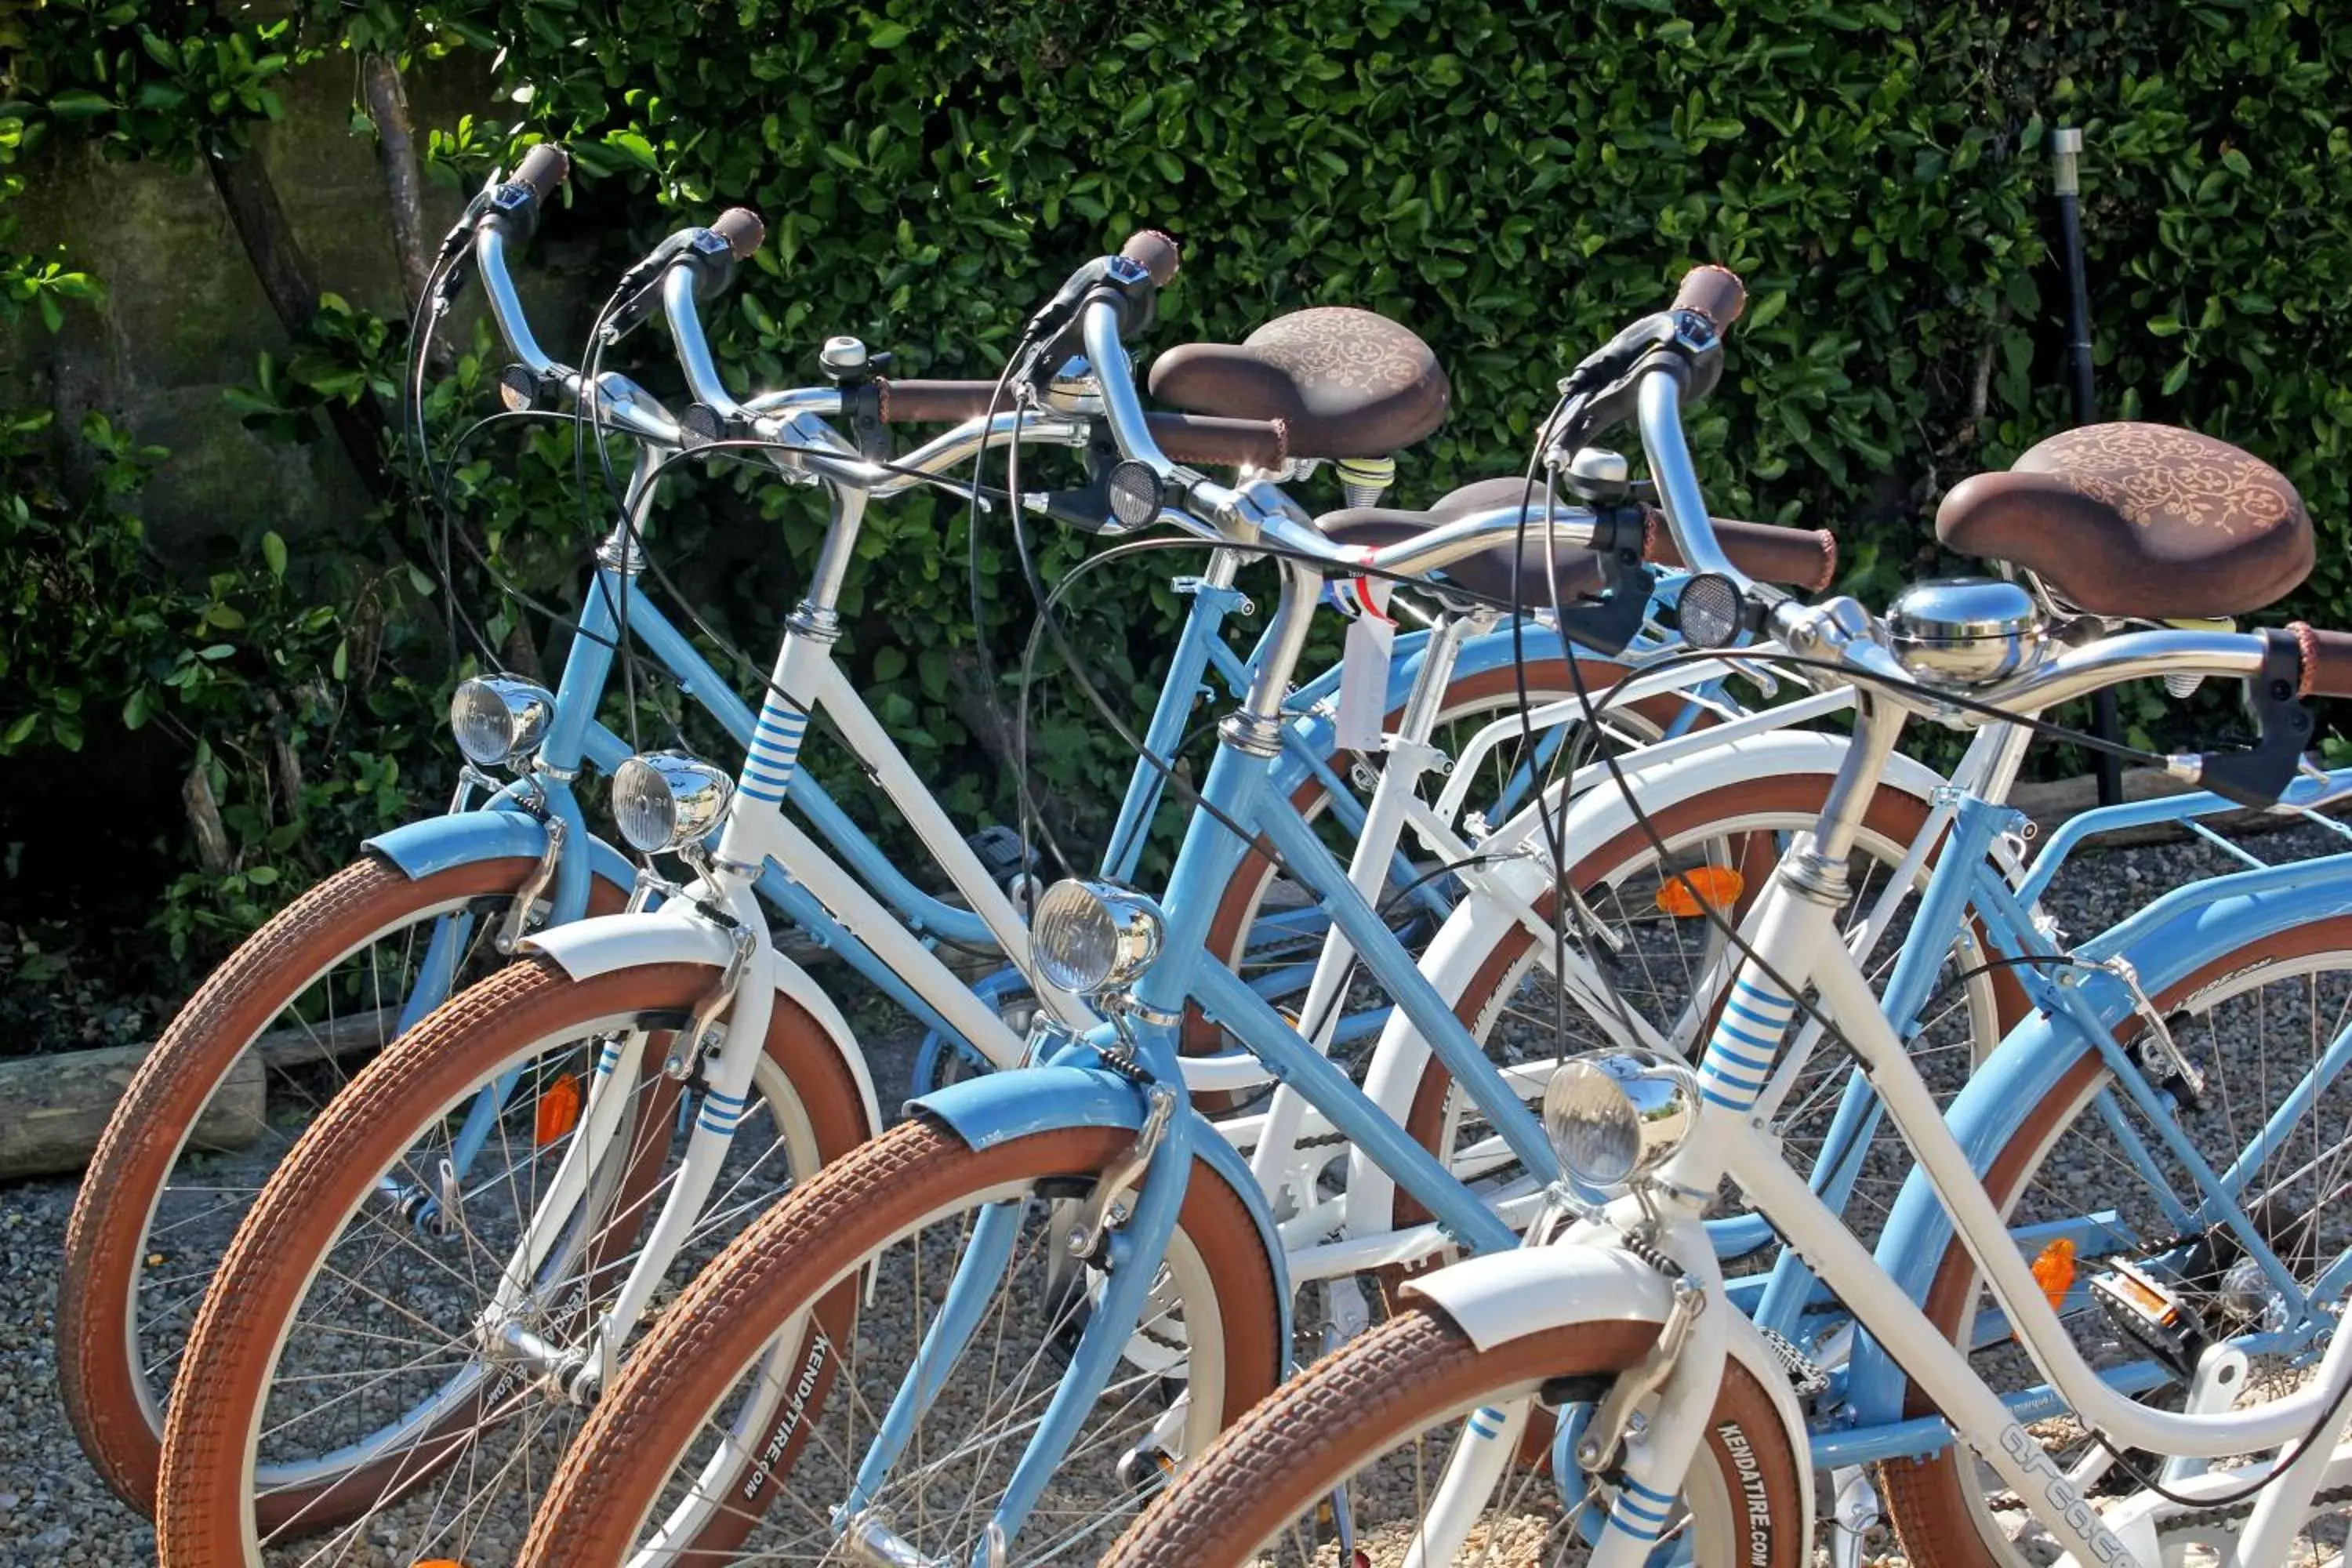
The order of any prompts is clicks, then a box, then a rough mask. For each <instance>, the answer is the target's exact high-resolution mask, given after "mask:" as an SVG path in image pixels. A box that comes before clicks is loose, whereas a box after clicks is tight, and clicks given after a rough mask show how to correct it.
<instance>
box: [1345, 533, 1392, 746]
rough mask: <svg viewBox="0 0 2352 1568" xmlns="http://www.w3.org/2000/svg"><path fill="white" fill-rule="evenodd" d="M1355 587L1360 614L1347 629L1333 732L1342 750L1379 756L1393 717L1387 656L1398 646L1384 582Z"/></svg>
mask: <svg viewBox="0 0 2352 1568" xmlns="http://www.w3.org/2000/svg"><path fill="white" fill-rule="evenodd" d="M1352 586H1353V589H1354V594H1355V597H1356V601H1357V603H1358V604H1359V605H1360V606H1361V609H1360V613H1359V614H1358V615H1357V616H1356V617H1355V619H1353V620H1351V621H1349V623H1348V640H1347V644H1346V646H1345V647H1343V648H1342V650H1341V652H1340V655H1339V717H1338V719H1337V721H1335V723H1334V726H1333V728H1334V730H1335V731H1336V735H1335V739H1336V741H1337V742H1338V743H1339V746H1340V747H1341V748H1342V749H1344V750H1347V751H1350V752H1378V751H1379V750H1381V745H1382V735H1383V726H1384V725H1385V724H1386V723H1387V721H1388V716H1389V654H1390V651H1391V649H1392V648H1394V647H1395V646H1396V622H1394V621H1392V620H1391V619H1390V618H1389V614H1388V608H1389V586H1390V585H1389V584H1388V583H1387V582H1386V581H1385V580H1380V581H1373V580H1370V579H1367V578H1363V577H1359V578H1356V579H1355V580H1354V583H1353V584H1352Z"/></svg>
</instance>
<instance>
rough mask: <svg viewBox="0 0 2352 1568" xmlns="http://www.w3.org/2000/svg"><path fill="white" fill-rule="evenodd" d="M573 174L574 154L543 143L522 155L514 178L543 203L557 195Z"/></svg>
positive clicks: (550, 143) (552, 143)
mask: <svg viewBox="0 0 2352 1568" xmlns="http://www.w3.org/2000/svg"><path fill="white" fill-rule="evenodd" d="M571 174H572V154H571V153H566V152H565V151H564V150H563V149H562V148H561V147H559V146H557V145H556V144H555V143H554V142H541V143H540V144H539V145H538V146H536V147H533V148H532V149H531V150H530V152H528V153H524V154H523V155H522V162H521V163H518V164H516V165H515V172H514V177H515V178H516V179H517V180H518V181H520V182H521V183H522V184H526V185H529V186H530V194H531V195H534V196H537V197H538V198H539V199H540V200H541V201H542V202H543V201H545V200H547V198H548V197H550V196H551V195H554V194H555V188H556V187H557V186H558V185H560V184H563V182H564V181H565V180H566V179H567V178H569V177H570V176H571Z"/></svg>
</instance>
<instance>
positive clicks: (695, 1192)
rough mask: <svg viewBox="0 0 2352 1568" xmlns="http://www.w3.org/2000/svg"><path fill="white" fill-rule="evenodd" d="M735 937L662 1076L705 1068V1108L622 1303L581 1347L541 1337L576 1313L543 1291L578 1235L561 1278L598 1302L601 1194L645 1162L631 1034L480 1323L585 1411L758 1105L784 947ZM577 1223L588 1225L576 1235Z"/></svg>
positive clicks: (638, 1047) (616, 1047)
mask: <svg viewBox="0 0 2352 1568" xmlns="http://www.w3.org/2000/svg"><path fill="white" fill-rule="evenodd" d="M736 936H737V957H736V962H735V963H731V964H730V966H729V967H728V969H727V970H726V971H724V972H723V973H722V975H721V978H720V982H719V992H716V993H714V994H712V995H711V996H710V997H708V998H706V999H705V1002H704V1004H703V1005H700V1006H698V1007H697V1008H696V1009H695V1011H694V1013H693V1015H692V1016H691V1017H690V1019H689V1021H688V1026H687V1027H686V1028H685V1029H684V1030H683V1031H681V1032H680V1034H679V1036H678V1037H677V1040H676V1041H675V1042H674V1044H673V1045H672V1047H671V1048H670V1054H669V1057H668V1059H667V1061H666V1062H665V1063H664V1064H663V1066H662V1068H660V1070H661V1071H663V1072H664V1073H666V1074H667V1076H669V1077H671V1078H673V1079H679V1080H681V1081H683V1080H686V1079H691V1078H692V1077H693V1076H694V1074H695V1072H696V1070H697V1068H698V1067H699V1068H700V1069H701V1072H702V1078H703V1086H704V1088H703V1096H702V1105H701V1109H700V1110H699V1112H698V1114H697V1115H696V1117H695V1119H694V1128H693V1131H692V1132H691V1133H690V1134H689V1136H688V1142H687V1146H686V1152H685V1154H684V1156H683V1158H682V1159H681V1160H680V1162H679V1164H678V1169H677V1175H676V1176H675V1177H674V1178H673V1179H672V1180H671V1182H670V1183H669V1191H668V1194H667V1196H665V1198H664V1199H663V1202H662V1206H661V1212H660V1214H659V1215H657V1216H656V1219H655V1221H654V1225H653V1228H652V1230H651V1232H650V1233H649V1234H648V1235H647V1237H646V1240H645V1244H644V1245H643V1246H642V1247H640V1248H639V1249H638V1250H637V1254H636V1256H635V1258H634V1259H633V1260H632V1261H631V1262H630V1265H629V1270H628V1274H627V1276H626V1277H625V1279H623V1280H622V1282H621V1285H620V1287H619V1289H618V1290H617V1291H616V1292H615V1293H614V1297H613V1299H612V1302H611V1304H610V1305H609V1306H608V1307H606V1308H605V1309H604V1310H603V1311H602V1312H600V1313H598V1314H597V1316H596V1318H595V1320H594V1322H593V1327H592V1328H591V1329H590V1330H589V1331H588V1332H587V1333H586V1334H585V1335H584V1336H583V1337H582V1339H581V1341H580V1342H577V1343H574V1344H569V1345H567V1344H563V1343H558V1342H549V1341H548V1340H546V1339H544V1338H542V1337H541V1336H540V1335H539V1334H538V1333H536V1332H535V1331H533V1330H532V1329H531V1327H530V1324H531V1322H532V1321H534V1320H537V1321H548V1320H553V1321H559V1322H560V1321H562V1319H563V1318H564V1317H566V1316H567V1315H568V1314H567V1312H566V1310H565V1307H566V1305H567V1304H568V1303H557V1302H549V1301H546V1300H542V1299H541V1298H542V1297H543V1294H544V1291H545V1289H547V1286H546V1285H545V1284H544V1283H537V1281H539V1280H540V1279H541V1274H542V1272H543V1271H544V1269H545V1268H546V1265H547V1263H548V1261H549V1260H550V1258H551V1256H552V1255H553V1253H554V1252H555V1250H556V1249H557V1247H559V1246H561V1245H562V1244H563V1241H564V1238H565V1237H566V1236H567V1235H571V1236H572V1237H573V1240H572V1246H573V1247H577V1248H578V1250H579V1263H580V1268H578V1269H576V1270H564V1271H562V1273H561V1274H560V1275H559V1279H561V1280H562V1283H563V1285H564V1286H565V1288H566V1289H570V1290H572V1291H574V1292H576V1293H577V1294H578V1296H579V1298H580V1305H582V1306H583V1307H584V1306H587V1305H589V1304H590V1300H589V1292H590V1291H591V1290H592V1289H593V1286H594V1281H593V1279H591V1278H589V1275H588V1257H589V1254H590V1253H591V1252H592V1251H593V1229H594V1227H595V1226H597V1225H598V1224H600V1223H603V1222H604V1221H606V1220H608V1219H610V1218H611V1217H612V1216H610V1215H604V1213H603V1212H602V1210H603V1208H604V1201H603V1200H604V1198H605V1197H606V1196H608V1195H609V1194H606V1193H604V1192H602V1191H600V1189H601V1188H604V1187H607V1186H608V1185H612V1184H620V1183H623V1182H625V1179H626V1178H627V1177H628V1176H629V1175H630V1174H631V1173H629V1172H627V1171H625V1170H620V1169H615V1168H614V1166H613V1164H612V1162H613V1160H614V1156H615V1155H618V1156H620V1158H621V1159H622V1161H623V1162H624V1163H625V1162H627V1161H629V1160H634V1159H636V1158H642V1157H645V1156H644V1155H643V1153H642V1152H640V1151H638V1150H637V1149H636V1148H635V1139H634V1138H631V1139H628V1140H627V1141H626V1142H624V1136H623V1128H624V1120H625V1114H626V1112H627V1110H628V1108H629V1106H630V1103H631V1101H632V1100H634V1099H635V1097H636V1093H637V1089H638V1087H639V1080H640V1079H641V1077H642V1071H643V1068H642V1063H643V1058H644V1056H645V1052H644V1049H643V1047H642V1044H641V1043H640V1042H642V1040H643V1038H644V1037H643V1036H642V1035H633V1036H631V1037H629V1040H628V1042H627V1043H622V1042H607V1043H606V1045H605V1046H604V1049H603V1051H602V1053H601V1054H600V1055H599V1057H598V1059H597V1063H596V1068H595V1072H594V1075H593V1078H592V1079H591V1081H590V1086H589V1092H588V1097H587V1109H586V1113H585V1115H584V1116H583V1118H582V1124H581V1128H580V1131H579V1134H578V1136H576V1137H574V1138H573V1139H572V1145H571V1147H570V1148H568V1149H566V1150H565V1151H564V1154H563V1158H562V1161H561V1162H560V1163H559V1164H558V1166H557V1169H556V1173H555V1177H554V1179H553V1180H552V1181H551V1183H550V1184H549V1188H548V1191H547V1194H546V1195H545V1196H544V1197H543V1198H542V1199H541V1201H540V1203H539V1205H538V1206H537V1207H536V1208H535V1209H534V1210H533V1212H532V1214H531V1217H530V1224H529V1226H527V1227H526V1228H525V1230H524V1232H523V1236H522V1239H521V1241H520V1244H519V1245H518V1247H516V1249H515V1252H514V1254H513V1255H512V1256H511V1257H510V1258H509V1260H508V1264H507V1268H506V1272H505V1275H504V1277H503V1278H502V1279H500V1281H499V1289H498V1291H497V1293H496V1295H495V1296H494V1297H493V1299H492V1300H491V1303H490V1305H489V1307H488V1310H485V1311H484V1312H483V1314H482V1316H481V1318H480V1320H479V1321H478V1334H479V1337H480V1339H481V1342H482V1348H483V1350H484V1352H485V1353H487V1354H488V1356H489V1357H490V1358H491V1359H492V1360H494V1361H497V1362H500V1363H505V1364H508V1365H509V1366H513V1367H516V1368H517V1369H519V1370H520V1371H523V1372H525V1373H530V1374H531V1375H533V1376H535V1377H537V1378H539V1379H541V1380H542V1381H544V1382H545V1383H546V1384H549V1385H550V1386H551V1387H552V1388H553V1389H554V1390H555V1391H556V1392H557V1393H559V1394H562V1395H563V1396H564V1397H566V1398H568V1399H571V1400H572V1401H573V1402H574V1403H577V1404H583V1405H584V1404H588V1403H590V1402H592V1401H593V1399H594V1398H595V1397H596V1395H597V1394H598V1393H600V1392H601V1391H602V1390H603V1389H604V1386H605V1385H606V1384H608V1383H609V1382H610V1381H611V1378H612V1374H613V1371H614V1366H615V1364H616V1362H617V1359H618V1356H619V1351H620V1346H621V1344H622V1342H624V1341H625V1340H626V1339H627V1338H628V1336H629V1334H630V1332H631V1331H632V1330H634V1329H635V1326H636V1323H637V1321H638V1320H639V1319H640V1318H641V1317H642V1316H643V1315H644V1314H645V1311H646V1308H647V1307H648V1306H649V1305H650V1304H651V1303H652V1300H653V1296H654V1292H655V1290H656V1289H657V1288H658V1287H659V1286H660V1284H661V1281H662V1279H663V1277H664V1276H665V1275H666V1274H667V1272H668V1269H669V1265H670V1262H671V1260H672V1259H673V1258H676V1257H677V1253H678V1251H679V1249H680V1248H681V1247H683V1246H684V1245H685V1243H686V1241H687V1239H688V1236H689V1235H690V1234H691V1232H692V1230H693V1227H694V1225H695V1222H696V1221H697V1220H698V1218H700V1216H701V1214H702V1207H703V1205H704V1204H705V1203H706V1202H707V1201H709V1196H710V1194H711V1190H712V1189H713V1188H714V1187H715V1186H716V1185H717V1184H718V1181H719V1171H720V1167H721V1166H722V1164H723V1163H725V1161H726V1158H727V1152H728V1149H729V1148H730V1146H731V1145H732V1144H733V1142H734V1139H735V1131H736V1128H737V1125H738V1124H739V1123H740V1121H741V1120H742V1118H743V1114H744V1112H745V1110H746V1109H747V1108H748V1107H749V1105H750V1100H751V1079H752V1075H753V1073H754V1071H755V1069H756V1068H757V1066H758V1062H759V1058H760V1056H761V1052H762V1051H763V1050H764V1049H765V1043H766V1040H767V1036H768V1021H769V1017H770V1016H771V1014H772V1011H773V1009H774V1003H775V982H774V976H773V975H772V973H771V963H770V961H771V959H772V956H773V949H772V946H771V945H770V942H769V940H768V934H767V928H766V924H765V922H764V921H746V922H742V923H740V924H738V926H737V927H736ZM575 1215H576V1216H578V1217H579V1220H580V1224H579V1226H578V1227H577V1230H576V1231H575V1230H574V1226H573V1221H574V1217H575ZM575 1274H576V1275H577V1276H578V1278H577V1279H576V1280H575V1279H573V1276H574V1275H575Z"/></svg>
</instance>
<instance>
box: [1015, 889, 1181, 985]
mask: <svg viewBox="0 0 2352 1568" xmlns="http://www.w3.org/2000/svg"><path fill="white" fill-rule="evenodd" d="M1029 952H1030V955H1031V956H1032V957H1033V958H1034V959H1035V960H1036V961H1037V971H1038V973H1040V974H1042V975H1044V976H1045V984H1048V985H1051V986H1053V987H1054V988H1055V989H1056V990H1058V991H1070V992H1075V993H1076V994H1078V995H1081V996H1091V995H1094V994H1097V993H1098V992H1103V991H1116V990H1118V989H1120V988H1121V987H1123V986H1126V985H1129V984H1132V983H1133V982H1134V980H1135V978H1136V977H1137V976H1138V975H1139V974H1141V973H1143V972H1144V971H1145V970H1146V969H1149V968H1150V967H1151V961H1152V960H1153V959H1155V958H1158V957H1159V956H1160V910H1159V908H1158V906H1156V905H1155V904H1153V903H1152V901H1151V900H1150V899H1147V898H1145V897H1144V896H1143V895H1142V894H1140V893H1137V892H1130V891H1129V890H1128V889H1125V888H1115V887H1113V886H1111V885H1110V884H1109V883H1108V882H1089V881H1084V880H1081V879H1078V878H1076V877H1072V878H1068V879H1064V880H1062V881H1059V882H1056V883H1055V884H1054V885H1053V886H1052V887H1050V888H1048V889H1045V897H1043V898H1041V899H1039V900H1037V913H1036V916H1035V918H1034V919H1033V920H1032V921H1030V923H1029Z"/></svg>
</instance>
